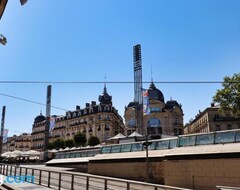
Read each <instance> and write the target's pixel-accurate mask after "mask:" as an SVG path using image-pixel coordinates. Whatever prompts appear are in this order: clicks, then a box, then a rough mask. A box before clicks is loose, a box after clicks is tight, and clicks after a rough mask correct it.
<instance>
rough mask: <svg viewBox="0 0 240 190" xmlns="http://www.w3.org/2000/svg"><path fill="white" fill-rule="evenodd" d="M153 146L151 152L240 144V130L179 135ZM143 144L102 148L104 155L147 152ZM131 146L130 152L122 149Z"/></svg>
mask: <svg viewBox="0 0 240 190" xmlns="http://www.w3.org/2000/svg"><path fill="white" fill-rule="evenodd" d="M149 142H151V145H150V146H149V150H161V149H171V148H177V147H187V146H199V145H214V144H225V143H240V130H239V129H235V130H227V131H216V132H209V133H197V134H190V135H179V136H178V137H174V138H169V139H167V138H166V139H159V140H149ZM143 143H144V142H143V141H142V142H133V143H126V144H117V145H116V144H115V145H106V146H103V147H102V148H101V153H102V154H109V153H120V152H122V150H123V152H135V151H145V149H144V147H143ZM127 144H128V145H129V146H130V148H129V149H128V151H126V150H125V149H123V148H122V147H126V145H127Z"/></svg>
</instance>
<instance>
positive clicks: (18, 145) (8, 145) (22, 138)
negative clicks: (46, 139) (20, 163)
mask: <svg viewBox="0 0 240 190" xmlns="http://www.w3.org/2000/svg"><path fill="white" fill-rule="evenodd" d="M31 147H32V138H31V134H28V133H23V134H21V135H13V136H12V137H8V138H7V142H5V143H3V149H2V152H3V153H4V152H8V151H11V152H12V151H14V150H19V151H28V150H30V149H31Z"/></svg>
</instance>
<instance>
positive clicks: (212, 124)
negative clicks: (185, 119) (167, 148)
mask: <svg viewBox="0 0 240 190" xmlns="http://www.w3.org/2000/svg"><path fill="white" fill-rule="evenodd" d="M239 128H240V117H239V116H238V117H237V116H234V115H232V113H231V111H230V110H229V111H225V112H223V113H220V112H219V106H215V105H214V104H211V107H208V108H206V109H205V110H204V111H203V112H201V111H199V113H198V114H197V115H196V116H195V118H194V119H193V120H192V121H191V122H190V123H188V124H186V125H185V128H184V133H185V134H191V133H203V132H212V131H221V130H230V129H239Z"/></svg>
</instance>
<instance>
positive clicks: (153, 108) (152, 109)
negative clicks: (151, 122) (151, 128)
mask: <svg viewBox="0 0 240 190" xmlns="http://www.w3.org/2000/svg"><path fill="white" fill-rule="evenodd" d="M160 111H161V108H159V107H150V112H160Z"/></svg>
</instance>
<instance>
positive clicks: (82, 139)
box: [74, 132, 87, 146]
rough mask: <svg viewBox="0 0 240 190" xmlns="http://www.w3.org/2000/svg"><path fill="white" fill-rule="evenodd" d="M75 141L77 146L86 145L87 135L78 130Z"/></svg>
mask: <svg viewBox="0 0 240 190" xmlns="http://www.w3.org/2000/svg"><path fill="white" fill-rule="evenodd" d="M74 142H75V144H76V146H85V145H86V142H87V138H86V135H85V134H83V133H81V132H78V133H77V134H75V135H74Z"/></svg>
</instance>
